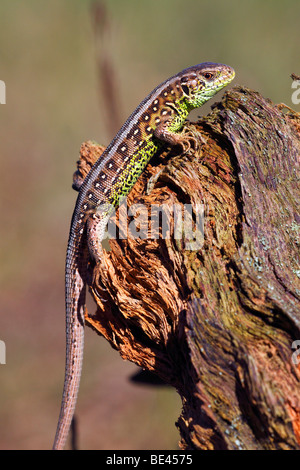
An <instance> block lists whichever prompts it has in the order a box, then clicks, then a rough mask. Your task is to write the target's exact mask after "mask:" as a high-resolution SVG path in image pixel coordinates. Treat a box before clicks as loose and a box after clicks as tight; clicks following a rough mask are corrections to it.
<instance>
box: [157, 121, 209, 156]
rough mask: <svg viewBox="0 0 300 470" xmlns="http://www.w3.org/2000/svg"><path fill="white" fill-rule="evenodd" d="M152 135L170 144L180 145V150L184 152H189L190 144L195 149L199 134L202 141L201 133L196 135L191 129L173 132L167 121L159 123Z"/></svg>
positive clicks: (197, 144)
mask: <svg viewBox="0 0 300 470" xmlns="http://www.w3.org/2000/svg"><path fill="white" fill-rule="evenodd" d="M154 136H155V137H156V138H157V139H159V140H161V141H163V142H166V143H168V144H171V145H181V147H182V150H183V152H184V153H187V152H189V150H190V149H191V147H192V145H193V146H194V148H195V149H197V148H198V146H199V136H200V139H201V141H202V142H203V143H205V142H204V141H203V139H202V138H201V134H199V135H198V133H197V136H196V133H195V132H192V131H191V130H187V131H183V132H178V133H177V132H173V131H171V130H170V129H169V122H168V121H167V122H165V123H161V124H159V125H158V126H157V127H156V129H155V130H154Z"/></svg>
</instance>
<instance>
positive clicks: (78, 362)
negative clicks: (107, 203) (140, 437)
mask: <svg viewBox="0 0 300 470" xmlns="http://www.w3.org/2000/svg"><path fill="white" fill-rule="evenodd" d="M71 248H72V243H71V242H70V243H69V246H68V250H71ZM77 253H80V256H77V255H76V254H75V253H74V252H72V253H71V255H70V256H67V260H69V262H67V264H66V367H65V379H64V388H63V397H62V402H61V409H60V414H59V419H58V424H57V429H56V435H55V439H54V444H53V450H62V449H63V448H64V447H65V444H66V440H67V437H68V433H69V430H70V427H71V423H72V419H73V416H74V411H75V405H76V401H77V395H78V390H79V384H80V377H81V370H82V361H83V346H84V311H85V291H86V286H85V282H84V279H85V277H86V276H85V271H86V260H87V250H86V249H83V250H80V251H79V250H78V251H77Z"/></svg>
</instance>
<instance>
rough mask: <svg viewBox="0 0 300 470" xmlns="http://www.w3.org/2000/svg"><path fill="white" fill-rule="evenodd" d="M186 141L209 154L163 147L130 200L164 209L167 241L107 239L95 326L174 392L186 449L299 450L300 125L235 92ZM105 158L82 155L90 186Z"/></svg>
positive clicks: (94, 282)
mask: <svg viewBox="0 0 300 470" xmlns="http://www.w3.org/2000/svg"><path fill="white" fill-rule="evenodd" d="M187 130H189V132H192V133H193V135H194V136H195V135H198V137H199V141H200V142H201V139H200V134H199V133H201V136H202V137H204V138H205V140H206V144H204V145H202V146H201V147H200V149H196V150H194V151H191V152H190V153H189V154H181V153H180V149H173V150H172V151H170V150H169V149H165V150H164V151H163V152H161V153H160V155H157V156H156V157H155V158H154V159H153V160H152V161H151V164H149V165H148V167H147V169H146V171H145V172H144V173H143V175H142V176H141V177H140V179H139V180H138V182H137V183H136V185H135V187H134V188H133V190H132V192H131V193H130V196H129V197H128V200H127V204H128V207H130V206H132V205H133V204H137V203H138V204H142V205H143V206H141V207H147V208H148V209H149V213H150V208H151V206H152V205H153V204H156V205H162V204H163V205H164V208H165V209H166V208H167V209H166V213H167V217H168V220H169V222H170V224H169V233H168V234H167V235H169V236H167V237H165V238H162V233H161V230H160V238H158V239H157V238H154V239H149V238H130V237H128V239H121V240H120V239H112V240H110V242H109V244H110V251H106V250H104V257H103V261H102V263H101V265H99V266H94V264H93V262H91V266H90V273H91V286H90V287H91V292H92V294H93V296H94V299H95V301H96V303H97V311H96V312H95V313H93V314H88V313H87V314H86V323H87V325H89V326H91V327H92V328H93V329H95V330H96V331H97V332H98V333H100V334H101V335H103V336H104V337H105V338H106V339H107V340H108V341H109V342H110V344H111V345H112V347H114V348H115V349H117V350H118V351H119V352H120V354H121V356H122V357H123V358H124V359H128V360H130V361H133V362H135V363H136V364H138V365H139V366H141V367H143V368H145V369H148V370H151V371H154V372H155V373H156V374H158V375H159V376H160V377H161V378H162V379H163V380H164V381H166V382H167V383H169V384H171V385H172V386H174V387H176V389H177V390H178V392H179V393H180V396H181V398H182V403H183V410H182V414H181V416H180V417H179V419H178V423H177V426H178V428H179V430H180V434H181V442H180V446H181V447H182V448H184V449H299V448H300V387H299V381H300V365H299V363H300V355H299V356H295V355H294V356H293V357H296V358H299V361H293V360H292V354H293V352H294V351H293V349H292V348H293V342H294V341H295V340H297V339H300V331H299V330H300V312H299V295H300V283H299V276H300V271H299V222H300V220H299V210H298V207H297V206H298V204H299V156H300V138H299V135H300V117H299V115H298V114H297V113H294V112H293V111H291V110H289V111H287V109H286V108H285V107H284V106H283V105H282V106H275V105H274V104H273V103H272V102H271V101H269V100H267V99H265V98H263V97H262V96H261V95H260V94H259V93H256V92H254V91H251V90H249V89H246V88H242V87H235V88H233V89H232V90H231V91H229V92H227V93H226V94H225V95H224V98H223V101H222V103H219V104H218V105H216V106H215V107H214V109H213V111H212V112H211V113H210V114H209V116H207V117H205V118H201V119H200V120H199V122H198V123H196V124H193V125H192V124H190V125H187V129H185V131H187ZM197 133H198V134H197ZM99 151H100V150H99V149H98V148H97V146H96V145H95V144H84V146H83V152H82V153H83V154H84V155H85V157H84V159H85V162H87V164H86V169H84V165H82V166H81V174H82V176H84V175H85V173H86V172H87V171H88V169H89V167H90V166H89V165H90V163H92V162H93V161H94V160H95V158H96V157H98V156H99ZM149 180H150V184H149ZM184 204H191V205H192V207H194V208H195V207H198V206H197V205H199V204H200V205H201V204H202V205H204V237H203V244H202V246H201V247H197V249H187V248H189V246H188V244H187V243H186V242H187V240H186V239H184V238H183V239H175V238H174V220H173V219H174V211H173V208H174V205H176V207H177V205H181V206H183V205H184ZM135 207H136V206H135ZM168 208H169V210H168ZM175 217H176V216H175ZM128 220H129V221H130V222H131V223H132V216H131V217H130V216H129V217H128ZM195 220H196V219H195V214H194V222H195ZM175 222H176V220H175ZM149 223H150V222H147V223H146V224H144V226H143V227H139V228H140V230H141V233H145V231H146V230H147V227H148V228H149ZM147 224H148V225H147ZM196 228H197V227H196ZM158 234H159V233H157V234H156V235H158ZM198 237H201V233H200V232H199V233H198ZM92 274H93V279H92ZM294 344H295V343H294ZM297 362H299V363H298V364H297Z"/></svg>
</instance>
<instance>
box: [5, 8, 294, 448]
mask: <svg viewBox="0 0 300 470" xmlns="http://www.w3.org/2000/svg"><path fill="white" fill-rule="evenodd" d="M91 5H92V3H91V2H90V1H87V0H72V1H71V0H51V1H42V2H41V1H38V0H27V1H25V2H24V1H21V0H20V1H16V0H9V1H8V0H1V3H0V19H1V20H0V21H1V28H0V41H1V42H0V43H1V59H0V65H1V66H0V79H1V80H4V81H5V83H6V104H5V105H0V152H1V153H0V156H1V186H0V195H1V197H0V204H1V303H0V305H1V317H0V340H3V341H5V343H6V349H7V358H6V362H7V363H6V365H0V383H1V388H0V423H1V425H0V448H1V449H47V448H50V447H51V445H52V440H53V437H54V433H55V428H56V422H57V418H58V412H59V406H60V399H61V392H62V382H63V374H64V354H65V352H64V350H65V345H64V341H65V337H64V335H65V333H64V329H65V326H64V262H65V250H66V243H67V237H68V231H69V222H70V218H71V215H72V211H73V207H74V203H75V198H76V194H75V192H74V191H72V189H71V180H72V173H73V171H74V169H75V162H76V160H77V159H78V153H79V148H80V145H81V143H82V142H83V141H85V140H89V139H94V140H96V141H98V142H100V143H102V144H105V145H106V144H108V143H109V141H110V140H111V138H112V137H113V135H112V127H111V126H110V125H109V124H108V100H107V95H106V93H105V92H103V88H102V89H101V87H100V86H99V70H98V65H97V64H98V63H99V60H100V61H101V60H102V59H103V57H106V58H107V57H108V60H109V65H110V67H111V72H110V75H109V76H110V77H111V84H114V85H115V87H116V88H115V91H114V97H115V98H116V101H117V103H118V111H119V113H120V116H119V117H118V116H117V117H116V121H117V123H119V121H120V124H122V122H123V121H124V120H125V119H126V118H127V116H128V115H129V114H130V113H131V112H132V111H133V109H134V108H135V107H136V106H137V105H138V103H139V102H140V101H141V100H142V99H143V98H144V97H145V96H146V95H147V94H148V92H149V91H151V90H152V89H153V88H154V87H155V86H156V85H157V84H158V83H160V82H161V81H163V80H164V79H166V78H168V77H169V76H171V75H173V74H175V73H176V72H178V71H180V70H181V69H183V68H185V67H188V66H190V65H193V64H196V63H199V62H203V61H215V62H224V63H227V64H229V65H231V66H233V67H234V68H235V70H236V79H235V82H234V83H235V84H236V83H239V84H242V85H246V86H249V87H252V88H254V89H256V90H257V91H259V92H260V93H262V94H263V95H264V96H265V97H269V98H270V99H272V100H273V101H275V102H285V103H286V104H287V105H289V106H292V107H294V109H295V110H296V111H299V105H298V109H297V106H293V105H292V103H291V94H292V90H291V83H292V81H291V79H290V74H291V73H292V72H295V73H296V74H300V64H299V53H300V50H299V23H300V2H299V0H287V1H285V2H282V1H279V0H264V1H261V0H260V1H258V0H249V1H243V0H239V1H237V0H227V1H226V2H225V1H223V0H215V1H213V0H203V1H201V0H198V1H197V0H185V1H184V2H183V1H179V0H160V1H158V0H153V1H151V2H149V1H144V0H139V1H138V0H127V1H124V0H114V1H106V2H102V7H101V8H102V9H100V10H98V17H97V15H95V11H97V10H95V7H94V8H92V7H91ZM103 8H104V9H103ZM99 11H100V12H102V13H103V12H104V11H105V12H106V16H105V21H104V26H103V25H102V32H103V28H104V34H102V33H101V27H100V26H99V24H98V23H97V24H98V28H95V24H96V23H95V22H96V21H99V20H100V24H101V21H102V20H103V17H102V20H101V18H100V17H101V14H100V16H99ZM99 28H100V29H99ZM96 31H98V33H96ZM99 31H100V34H99ZM107 84H108V85H109V82H107ZM220 96H221V95H219V96H218V98H217V99H220ZM209 109H210V108H209V106H208V105H206V106H205V107H204V108H203V111H201V113H202V114H203V113H207V112H208V111H209ZM197 114H200V111H198V113H197ZM197 114H196V115H197ZM115 124H116V123H115ZM89 307H90V309H92V310H93V308H94V307H93V304H92V303H91V302H90V303H89ZM86 336H87V337H86V346H85V361H84V371H83V379H82V385H81V389H80V395H79V401H78V407H77V413H78V418H79V444H80V447H81V448H85V449H91V448H94V449H176V448H177V443H178V439H179V436H178V433H177V430H176V428H175V425H174V422H175V420H176V419H177V417H178V416H179V414H180V409H181V404H180V399H179V398H178V396H177V394H176V392H175V391H174V390H172V389H169V388H151V387H149V386H148V387H147V386H137V385H134V384H132V383H131V382H130V381H129V377H130V375H131V374H133V373H134V372H136V371H137V368H136V366H135V365H133V364H129V363H126V362H124V361H123V360H122V359H121V358H120V357H119V356H118V354H117V353H116V352H115V351H113V350H112V349H111V348H110V347H109V345H108V344H106V342H105V341H104V339H102V338H100V337H98V336H97V335H96V334H95V333H93V332H91V331H87V333H86Z"/></svg>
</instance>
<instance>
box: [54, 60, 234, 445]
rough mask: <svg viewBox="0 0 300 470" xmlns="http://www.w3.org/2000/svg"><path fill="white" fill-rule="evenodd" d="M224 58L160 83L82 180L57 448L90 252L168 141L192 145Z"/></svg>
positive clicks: (70, 261)
mask: <svg viewBox="0 0 300 470" xmlns="http://www.w3.org/2000/svg"><path fill="white" fill-rule="evenodd" d="M234 75H235V72H234V70H233V69H232V68H231V67H229V66H227V65H224V64H214V63H211V62H204V63H202V64H198V65H195V66H192V67H189V68H187V69H184V70H183V71H182V72H180V73H178V74H176V75H174V76H173V77H171V78H169V79H168V80H166V81H164V82H163V83H162V84H160V85H158V86H157V87H156V88H155V89H154V90H153V91H152V92H151V93H150V94H149V95H148V96H147V97H146V98H145V99H144V100H143V101H142V102H141V103H140V105H139V106H138V107H137V108H136V110H135V111H134V112H133V113H132V114H131V115H130V117H129V118H128V119H127V121H126V122H125V124H124V125H123V126H122V128H121V129H120V131H119V132H118V133H117V135H116V136H115V137H114V139H113V140H112V142H111V143H110V144H109V146H108V147H107V148H106V150H105V151H104V152H103V154H102V155H101V156H100V158H99V159H98V160H97V161H96V163H95V164H94V166H93V167H92V169H91V170H90V172H89V173H88V175H87V177H86V178H85V180H84V181H83V183H82V185H81V187H80V191H79V195H78V198H77V202H76V206H75V210H74V213H73V218H72V222H71V228H70V235H69V242H68V248H67V257H66V277H65V279H66V281H65V282H66V293H65V295H66V343H67V344H66V370H65V380H64V389H63V398H62V404H61V411H60V415H59V421H58V425H57V431H56V436H55V440H54V445H53V449H63V448H64V446H65V443H66V439H67V436H68V432H69V429H70V425H71V421H72V418H73V415H74V410H75V404H76V400H77V395H78V389H79V382H80V376H81V369H82V358H83V340H84V310H85V290H86V271H87V261H88V256H91V257H93V258H94V259H95V261H96V262H97V261H99V259H101V241H102V239H103V236H104V230H105V226H106V224H107V221H108V218H109V215H110V210H109V208H110V207H115V208H116V207H117V206H118V203H119V198H120V197H121V196H126V195H127V194H128V193H129V192H130V190H131V188H132V187H133V185H134V183H135V182H136V180H137V179H138V178H139V176H140V174H141V173H142V171H143V170H144V168H145V167H146V165H147V163H148V162H149V160H150V158H151V157H152V156H153V155H154V154H155V153H156V152H157V150H158V149H159V148H160V147H161V145H162V144H163V143H167V144H170V145H177V144H181V145H182V147H183V149H187V148H189V136H187V135H185V134H184V133H180V132H179V131H180V130H181V129H182V127H183V124H184V121H185V119H186V117H187V115H188V113H189V112H190V111H191V110H192V109H194V108H198V107H200V106H202V105H203V104H204V103H205V102H206V101H208V100H209V99H210V98H211V97H212V96H214V95H215V94H216V93H217V92H218V91H219V90H221V89H222V88H223V87H225V86H226V85H227V84H228V83H230V82H231V81H232V80H233V78H234Z"/></svg>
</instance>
